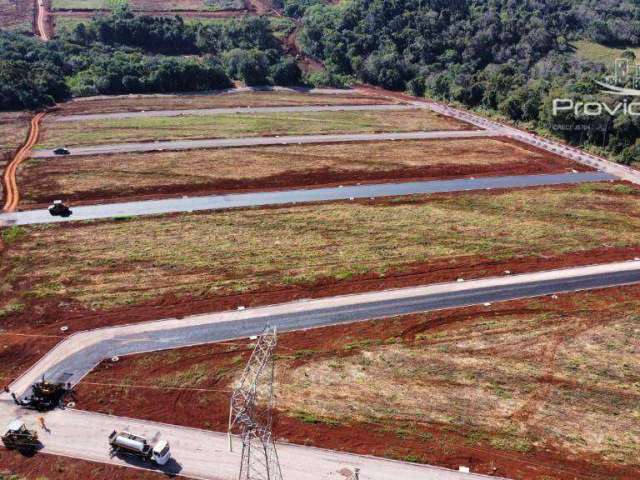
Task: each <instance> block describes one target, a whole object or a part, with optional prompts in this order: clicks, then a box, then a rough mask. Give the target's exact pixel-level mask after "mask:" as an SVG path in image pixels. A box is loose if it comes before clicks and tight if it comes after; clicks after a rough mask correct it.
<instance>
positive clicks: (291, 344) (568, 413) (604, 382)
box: [77, 286, 640, 480]
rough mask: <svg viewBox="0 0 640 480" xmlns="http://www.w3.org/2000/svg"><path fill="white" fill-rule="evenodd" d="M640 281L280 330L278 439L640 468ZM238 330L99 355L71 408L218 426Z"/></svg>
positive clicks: (483, 465)
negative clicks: (198, 341) (208, 341)
mask: <svg viewBox="0 0 640 480" xmlns="http://www.w3.org/2000/svg"><path fill="white" fill-rule="evenodd" d="M639 309H640V287H638V286H633V287H622V288H619V289H609V290H603V291H596V292H585V293H577V294H572V295H567V296H564V295H563V296H561V297H560V298H558V299H553V298H543V299H535V300H521V301H513V302H508V303H503V304H500V305H497V306H490V307H473V308H465V309H456V310H448V311H445V312H434V313H429V314H421V315H413V316H408V317H399V318H395V319H387V320H380V321H374V322H366V323H363V324H355V325H348V326H340V327H329V328H322V329H318V330H311V331H307V332H305V334H304V335H300V334H299V333H292V334H285V335H281V338H280V342H279V348H278V356H277V376H278V383H277V385H276V392H277V406H278V410H279V415H278V417H277V421H276V427H275V432H276V435H277V437H279V438H280V439H286V440H288V441H292V442H294V443H301V444H309V445H316V446H322V447H327V448H331V449H338V450H346V451H351V452H359V453H367V454H373V455H377V456H386V457H390V458H396V459H402V460H411V461H418V462H425V463H429V464H439V465H444V466H448V467H453V468H456V467H457V465H460V464H465V465H470V466H471V467H472V469H473V471H474V472H480V473H488V474H494V475H500V476H506V477H509V478H516V479H522V480H543V479H550V478H553V479H558V480H561V479H562V480H564V479H566V480H569V479H575V478H583V479H602V480H604V479H607V480H609V479H612V478H617V479H620V480H622V479H632V478H637V477H638V475H640V467H638V463H637V457H638V454H639V453H640V427H638V422H637V416H638V400H639V395H638V392H637V388H636V386H637V383H638V381H640V375H639V374H638V371H640V359H639V357H638V355H637V352H638V349H640V335H639V334H638V331H639V326H640V316H638V310H639ZM248 347H249V346H248V345H247V344H246V343H243V342H234V343H225V344H217V345H212V346H203V347H196V348H187V349H178V350H171V351H166V352H158V353H154V354H145V355H137V356H132V357H128V358H126V359H123V360H122V361H121V362H119V363H118V364H113V363H111V362H108V363H107V362H105V363H103V364H102V365H101V366H99V367H98V369H97V370H95V371H94V372H93V373H92V374H90V375H89V376H88V377H87V378H86V379H85V380H84V381H83V382H82V383H81V384H80V385H79V387H78V388H77V392H78V406H79V407H80V408H84V409H89V410H97V411H100V412H106V413H112V414H116V415H123V416H131V415H135V416H136V417H142V418H145V419H151V420H157V421H162V420H164V419H166V418H168V417H169V416H170V417H171V418H172V419H173V421H174V422H175V423H177V424H182V425H188V426H195V427H203V428H211V429H214V430H215V429H217V430H224V429H225V427H226V422H227V415H228V398H229V390H230V387H231V386H232V385H233V384H234V382H235V381H237V379H238V377H239V375H240V373H241V371H242V368H243V366H244V364H245V362H246V360H247V356H248V354H249V353H250V348H248Z"/></svg>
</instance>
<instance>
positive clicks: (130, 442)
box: [109, 430, 171, 465]
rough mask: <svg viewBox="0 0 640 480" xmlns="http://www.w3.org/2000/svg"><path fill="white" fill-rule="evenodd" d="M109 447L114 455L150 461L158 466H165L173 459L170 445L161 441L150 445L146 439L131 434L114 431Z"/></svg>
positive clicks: (110, 437) (110, 436)
mask: <svg viewBox="0 0 640 480" xmlns="http://www.w3.org/2000/svg"><path fill="white" fill-rule="evenodd" d="M109 445H111V451H112V452H113V453H116V454H118V453H121V454H129V455H135V456H137V457H140V458H142V459H144V460H148V461H151V462H154V463H157V464H158V465H164V464H166V463H167V462H168V461H169V458H171V452H169V443H168V442H167V441H165V440H160V441H158V442H155V443H154V444H150V443H149V442H148V441H147V439H146V438H144V437H140V436H138V435H134V434H133V433H129V432H124V431H123V432H117V431H115V430H114V431H113V432H112V433H111V435H109Z"/></svg>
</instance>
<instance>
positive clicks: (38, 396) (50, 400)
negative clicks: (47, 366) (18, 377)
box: [11, 377, 70, 412]
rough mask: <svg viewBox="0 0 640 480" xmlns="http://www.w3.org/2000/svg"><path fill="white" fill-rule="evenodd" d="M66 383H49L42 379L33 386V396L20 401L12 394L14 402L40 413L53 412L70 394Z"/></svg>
mask: <svg viewBox="0 0 640 480" xmlns="http://www.w3.org/2000/svg"><path fill="white" fill-rule="evenodd" d="M68 387H69V386H68V385H65V384H64V383H55V382H48V381H46V380H45V379H44V377H42V380H41V381H40V382H36V383H34V384H33V385H32V386H31V396H27V397H24V399H19V398H18V397H16V394H15V393H12V394H11V396H12V397H13V401H14V402H15V403H16V404H17V405H20V406H21V407H26V408H32V409H34V410H38V411H39V412H44V411H47V410H53V409H54V408H56V407H57V406H59V405H60V402H62V400H63V399H64V397H66V396H67V394H69V393H70V388H68Z"/></svg>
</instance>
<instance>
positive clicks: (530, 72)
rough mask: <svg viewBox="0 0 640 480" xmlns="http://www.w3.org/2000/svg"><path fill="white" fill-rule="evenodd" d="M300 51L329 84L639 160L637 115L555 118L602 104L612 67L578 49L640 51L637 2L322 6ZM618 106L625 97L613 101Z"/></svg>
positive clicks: (307, 26)
mask: <svg viewBox="0 0 640 480" xmlns="http://www.w3.org/2000/svg"><path fill="white" fill-rule="evenodd" d="M303 25H304V26H303V29H302V31H301V34H300V39H299V41H300V44H301V46H302V48H303V50H304V52H305V53H306V54H307V55H309V56H311V57H313V58H316V59H318V60H320V61H322V62H323V63H324V65H325V67H326V72H325V73H324V74H323V76H324V81H325V82H326V83H333V84H336V83H338V84H340V83H342V84H348V83H350V82H356V81H360V82H366V83H370V84H374V85H379V86H382V87H385V88H388V89H392V90H407V91H409V92H410V93H412V94H415V95H428V96H430V97H434V98H438V99H443V100H447V101H452V102H458V103H460V104H462V105H465V106H468V107H472V108H476V109H481V110H485V111H488V112H496V113H499V114H500V115H502V116H504V117H506V118H508V119H509V120H512V121H516V122H529V123H531V125H532V127H533V128H539V129H546V130H553V131H554V133H556V134H557V135H560V136H561V137H563V138H564V139H566V140H569V141H571V142H574V143H580V144H584V143H588V144H590V145H593V146H598V147H599V148H601V149H605V150H607V151H608V152H611V153H613V154H615V155H617V156H618V158H619V159H620V160H622V161H626V162H628V161H631V160H632V159H633V157H634V154H635V151H636V150H637V149H638V150H640V149H639V148H638V147H636V145H635V141H636V139H637V138H638V135H639V134H640V129H639V128H638V121H637V120H635V119H634V118H633V117H629V116H622V115H619V116H618V117H615V118H614V117H610V116H606V117H604V116H603V117H575V116H573V115H566V116H564V117H563V118H560V119H558V118H551V117H550V111H551V109H550V104H551V101H552V99H553V98H576V99H578V98H581V99H583V100H585V101H586V100H588V99H593V98H596V96H597V94H598V91H599V88H598V86H597V85H596V84H595V83H594V82H593V80H594V79H599V78H602V76H603V75H604V73H605V66H604V65H602V64H596V63H591V62H586V61H581V60H579V59H577V58H576V57H575V56H574V55H573V47H572V44H571V42H572V41H574V40H576V39H585V38H586V39H590V40H592V41H596V42H600V43H603V44H607V45H616V46H625V47H631V46H637V45H640V6H639V5H638V4H637V3H636V2H631V1H628V0H582V1H568V0H567V1H563V0H544V1H543V0H518V1H516V0H446V1H445V0H404V1H402V0H400V1H388V0H353V1H350V2H347V3H341V4H339V5H314V6H311V7H309V8H307V9H306V13H305V15H304V17H303ZM614 100H616V101H617V99H614Z"/></svg>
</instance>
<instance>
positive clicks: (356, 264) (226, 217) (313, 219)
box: [0, 183, 640, 315]
mask: <svg viewBox="0 0 640 480" xmlns="http://www.w3.org/2000/svg"><path fill="white" fill-rule="evenodd" d="M505 219H509V221H508V222H506V221H505ZM639 228H640V192H639V191H638V190H635V189H633V188H631V187H629V186H627V185H624V184H610V183H603V184H588V185H581V186H574V187H566V188H564V187H555V188H539V189H527V190H515V191H504V192H493V193H484V192H480V193H477V192H469V193H461V194H448V195H435V196H432V197H429V196H422V197H421V196H418V197H412V198H397V199H387V200H384V201H362V202H343V203H334V204H323V205H306V206H294V207H283V208H273V209H250V210H232V211H220V212H208V213H201V214H181V215H174V216H166V217H139V218H133V219H122V220H120V221H103V222H93V223H92V222H89V223H76V224H67V225H44V226H33V227H26V228H23V227H14V228H11V229H5V230H4V231H3V237H4V240H5V243H6V244H7V248H6V249H5V252H4V254H3V258H2V271H1V273H2V275H3V276H4V278H5V280H6V281H5V282H4V283H3V286H2V289H3V290H2V292H1V293H2V299H3V303H2V304H1V305H0V308H1V309H3V310H2V311H3V312H4V313H3V314H4V315H7V313H11V312H6V311H5V310H6V309H7V308H9V307H8V306H11V305H13V306H12V307H11V308H17V307H16V306H15V305H16V304H18V305H20V304H23V303H25V302H29V301H32V300H33V301H35V300H37V299H43V298H49V299H56V298H58V299H62V298H64V299H66V300H65V301H64V302H63V303H61V304H60V305H62V307H61V308H63V309H64V308H71V307H70V305H81V306H83V307H84V308H90V309H93V308H111V307H114V306H117V305H133V304H139V303H140V302H144V301H146V300H149V299H152V298H158V297H161V296H163V295H169V294H170V295H171V296H178V297H180V296H185V295H187V296H195V297H208V296H216V295H222V294H228V293H241V292H254V291H259V290H264V289H272V288H276V287H279V286H280V287H281V286H286V285H309V284H313V283H314V282H317V281H319V280H322V279H325V280H326V281H330V282H334V283H335V282H340V281H345V280H349V279H352V278H357V277H358V276H360V275H371V274H374V275H376V276H377V275H387V274H392V273H395V274H398V272H400V273H401V272H407V271H411V269H412V268H414V267H415V266H416V265H422V267H421V268H423V269H424V270H426V271H429V269H430V268H432V267H430V265H431V266H433V265H437V264H440V266H441V267H442V265H443V264H446V265H448V267H447V268H449V269H454V267H458V266H464V265H467V266H470V267H473V266H474V265H476V264H477V263H478V262H482V261H491V262H503V263H505V264H507V263H509V262H511V263H514V261H515V260H516V259H518V261H517V262H516V263H517V264H516V265H513V266H514V267H515V268H517V267H518V264H520V265H522V262H523V259H524V260H526V259H530V258H536V259H548V258H557V257H562V256H563V255H569V254H577V255H582V254H583V255H584V263H592V262H594V261H596V260H595V258H596V257H594V256H593V255H592V254H591V253H590V252H591V251H592V250H594V249H603V248H604V249H605V250H607V249H624V248H634V247H637V246H638V245H640V239H639V237H638V234H637V232H638V229H639ZM515 268H514V269H515ZM520 268H527V267H522V266H521V267H520ZM479 271H480V270H479ZM479 274H480V273H478V275H479ZM450 275H452V276H453V275H455V273H451V274H450ZM454 279H455V277H453V278H450V280H454ZM68 302H71V303H68Z"/></svg>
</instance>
